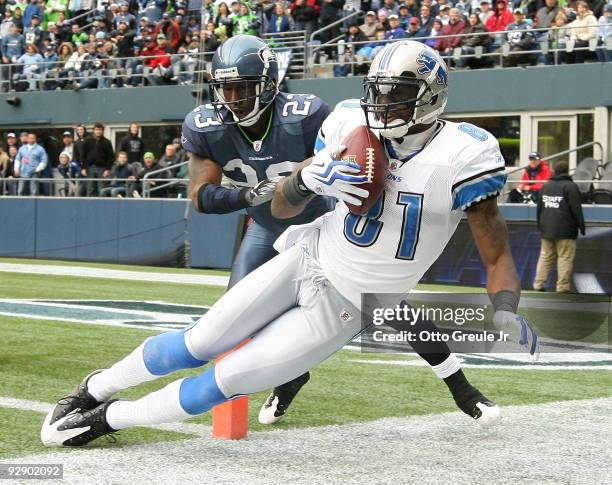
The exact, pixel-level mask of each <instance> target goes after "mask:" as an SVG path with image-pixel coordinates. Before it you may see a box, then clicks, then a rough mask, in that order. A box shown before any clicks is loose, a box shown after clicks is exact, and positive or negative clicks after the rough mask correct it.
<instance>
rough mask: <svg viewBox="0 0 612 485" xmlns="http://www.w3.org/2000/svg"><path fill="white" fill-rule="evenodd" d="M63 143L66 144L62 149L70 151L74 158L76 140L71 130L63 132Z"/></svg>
mask: <svg viewBox="0 0 612 485" xmlns="http://www.w3.org/2000/svg"><path fill="white" fill-rule="evenodd" d="M62 144H63V145H64V146H63V147H62V151H63V152H66V153H68V154H69V155H70V159H71V160H72V158H73V157H74V141H73V138H72V132H71V131H68V130H66V131H64V133H62Z"/></svg>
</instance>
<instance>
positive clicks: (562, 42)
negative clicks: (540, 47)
mask: <svg viewBox="0 0 612 485" xmlns="http://www.w3.org/2000/svg"><path fill="white" fill-rule="evenodd" d="M569 38H570V29H568V28H567V15H566V14H565V12H564V11H563V10H559V11H558V12H557V15H555V20H554V21H553V25H552V26H551V28H550V30H549V31H548V42H549V45H550V48H551V50H553V52H550V53H549V54H548V56H547V58H548V60H547V63H548V64H564V63H565V62H566V60H567V52H565V48H566V46H567V41H568V40H569Z"/></svg>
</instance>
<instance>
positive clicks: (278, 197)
mask: <svg viewBox="0 0 612 485" xmlns="http://www.w3.org/2000/svg"><path fill="white" fill-rule="evenodd" d="M311 161H312V158H308V159H306V160H304V161H303V162H301V163H299V164H297V165H296V166H295V168H294V169H293V173H292V174H291V175H290V176H289V177H285V178H283V179H281V181H280V182H279V183H278V185H277V186H276V191H275V192H274V198H273V199H272V215H273V216H274V217H276V218H277V219H289V218H291V217H295V216H297V215H298V214H300V213H301V212H302V211H303V210H304V207H306V204H308V202H310V201H311V200H312V198H313V197H314V194H312V193H310V192H308V191H305V190H302V191H300V188H299V187H295V185H297V184H298V183H299V179H298V172H299V171H300V170H301V169H303V168H304V167H307V166H308V165H310V162H311ZM286 183H287V184H290V185H291V187H290V186H287V187H284V185H285V184H286Z"/></svg>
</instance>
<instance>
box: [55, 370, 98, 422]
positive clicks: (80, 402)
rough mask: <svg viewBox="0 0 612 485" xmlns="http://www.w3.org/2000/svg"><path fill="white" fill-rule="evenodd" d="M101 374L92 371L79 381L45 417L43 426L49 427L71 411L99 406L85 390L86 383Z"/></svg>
mask: <svg viewBox="0 0 612 485" xmlns="http://www.w3.org/2000/svg"><path fill="white" fill-rule="evenodd" d="M100 372H102V371H101V370H96V371H93V372H92V373H91V374H89V375H88V376H87V377H85V379H83V380H82V381H81V383H80V384H79V385H78V386H77V388H76V389H75V390H74V391H73V392H72V394H69V395H68V396H64V397H63V398H61V399H60V400H59V401H57V404H56V405H55V407H54V408H53V410H51V412H50V413H49V414H48V415H47V418H46V419H45V422H44V424H43V427H44V426H50V425H52V424H53V423H55V422H56V421H58V420H59V419H62V418H64V417H65V416H67V415H68V414H70V413H71V412H73V411H87V410H89V409H94V408H95V407H97V406H99V405H100V404H102V403H100V402H99V401H97V400H96V399H95V398H94V397H93V396H92V395H91V394H89V390H88V389H87V382H88V381H89V379H90V378H91V376H93V375H94V374H98V373H100Z"/></svg>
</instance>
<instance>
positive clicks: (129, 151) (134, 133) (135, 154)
mask: <svg viewBox="0 0 612 485" xmlns="http://www.w3.org/2000/svg"><path fill="white" fill-rule="evenodd" d="M139 134H140V126H139V125H138V123H130V127H129V129H128V134H127V135H125V136H124V137H123V138H122V139H121V141H120V142H119V150H121V151H122V152H125V154H126V156H127V160H128V163H130V164H132V163H134V162H138V163H142V156H143V155H144V152H145V147H144V143H143V142H142V138H140V136H139Z"/></svg>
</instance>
